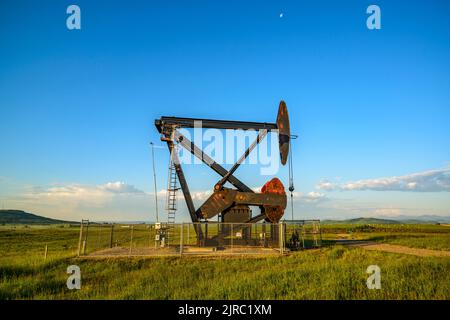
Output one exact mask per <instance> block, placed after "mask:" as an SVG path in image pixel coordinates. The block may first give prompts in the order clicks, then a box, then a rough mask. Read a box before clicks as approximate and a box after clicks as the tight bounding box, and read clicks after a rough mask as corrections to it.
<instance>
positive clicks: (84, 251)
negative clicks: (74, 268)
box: [83, 220, 89, 255]
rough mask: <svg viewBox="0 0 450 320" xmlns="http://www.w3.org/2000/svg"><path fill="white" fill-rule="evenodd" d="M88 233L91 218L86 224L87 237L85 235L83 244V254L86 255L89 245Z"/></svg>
mask: <svg viewBox="0 0 450 320" xmlns="http://www.w3.org/2000/svg"><path fill="white" fill-rule="evenodd" d="M88 234H89V220H88V221H87V224H86V235H85V237H84V244H83V255H85V254H86V247H87V244H88V241H87V240H88Z"/></svg>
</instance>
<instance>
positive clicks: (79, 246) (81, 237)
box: [78, 220, 83, 256]
mask: <svg viewBox="0 0 450 320" xmlns="http://www.w3.org/2000/svg"><path fill="white" fill-rule="evenodd" d="M82 239H83V220H81V223H80V239H79V240H78V256H80V254H81V241H82Z"/></svg>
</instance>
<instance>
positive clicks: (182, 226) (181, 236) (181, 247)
mask: <svg viewBox="0 0 450 320" xmlns="http://www.w3.org/2000/svg"><path fill="white" fill-rule="evenodd" d="M183 229H184V223H181V231H180V256H181V255H182V254H183Z"/></svg>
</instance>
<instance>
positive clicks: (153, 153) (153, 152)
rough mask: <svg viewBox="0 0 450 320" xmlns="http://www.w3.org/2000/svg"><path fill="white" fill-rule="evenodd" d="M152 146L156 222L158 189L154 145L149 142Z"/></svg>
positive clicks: (157, 219)
mask: <svg viewBox="0 0 450 320" xmlns="http://www.w3.org/2000/svg"><path fill="white" fill-rule="evenodd" d="M150 144H151V146H152V162H153V181H154V184H155V208H156V222H159V212H158V189H157V188H156V170H155V145H154V143H153V142H150Z"/></svg>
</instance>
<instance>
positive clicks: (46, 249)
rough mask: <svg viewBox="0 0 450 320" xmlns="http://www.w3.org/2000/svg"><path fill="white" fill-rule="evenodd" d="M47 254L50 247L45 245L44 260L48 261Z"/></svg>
mask: <svg viewBox="0 0 450 320" xmlns="http://www.w3.org/2000/svg"><path fill="white" fill-rule="evenodd" d="M47 252H48V246H47V245H45V251H44V260H47Z"/></svg>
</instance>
